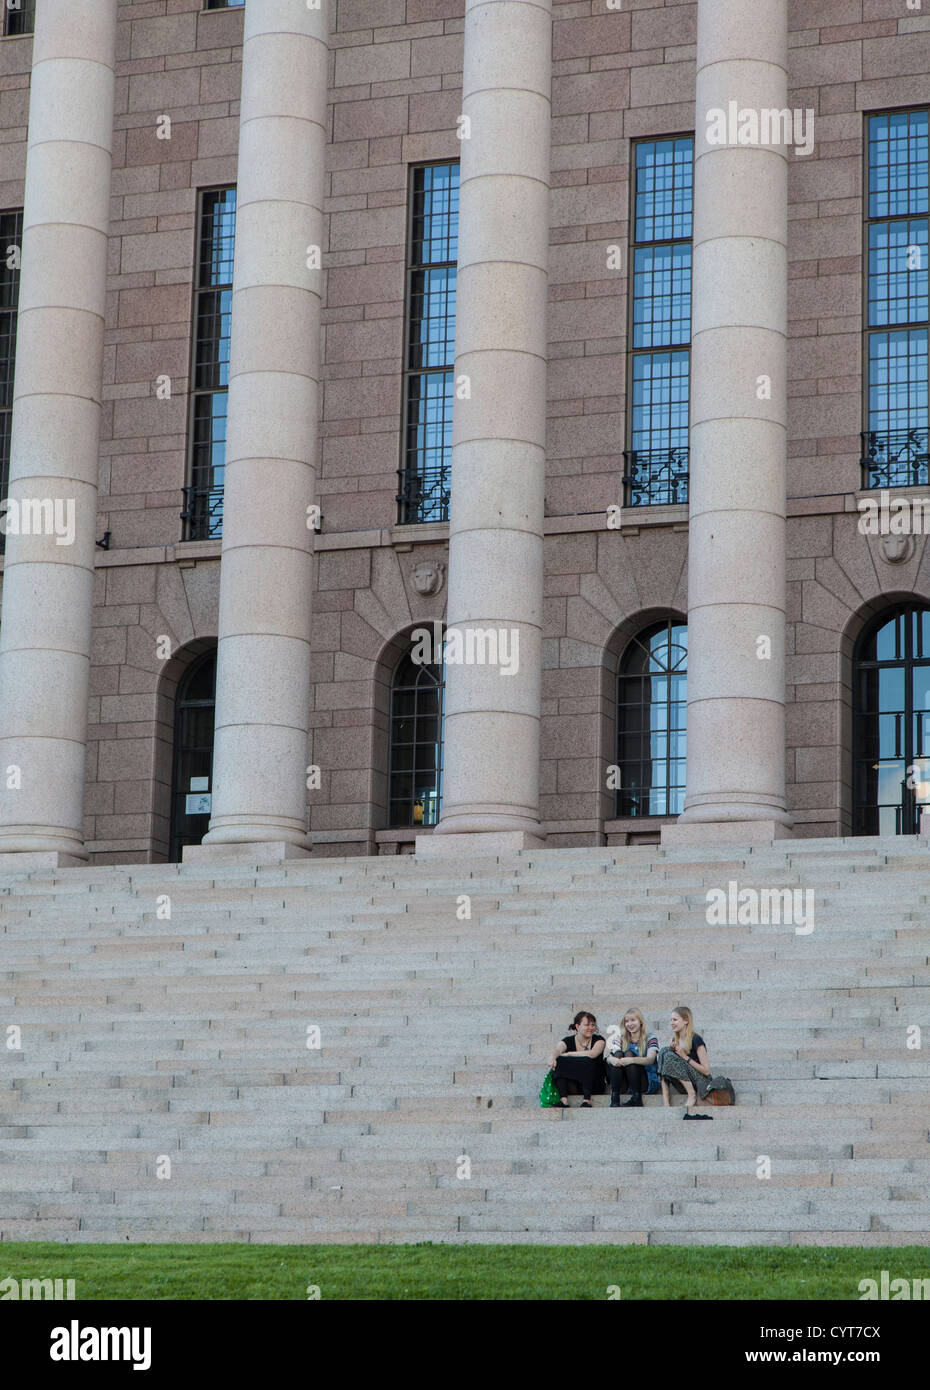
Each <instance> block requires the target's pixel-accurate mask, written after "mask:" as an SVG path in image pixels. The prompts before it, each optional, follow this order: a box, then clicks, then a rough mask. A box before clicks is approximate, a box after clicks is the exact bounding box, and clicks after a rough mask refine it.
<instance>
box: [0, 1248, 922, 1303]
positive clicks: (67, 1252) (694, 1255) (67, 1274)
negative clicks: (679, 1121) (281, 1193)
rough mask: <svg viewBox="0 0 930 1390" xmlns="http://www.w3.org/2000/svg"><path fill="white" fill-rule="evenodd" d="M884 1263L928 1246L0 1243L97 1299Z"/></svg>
mask: <svg viewBox="0 0 930 1390" xmlns="http://www.w3.org/2000/svg"><path fill="white" fill-rule="evenodd" d="M883 1269H884V1270H888V1271H889V1272H890V1277H891V1278H892V1279H895V1278H906V1279H908V1280H912V1279H915V1278H930V1249H928V1248H926V1247H923V1246H906V1247H899V1248H895V1249H871V1250H857V1249H849V1248H845V1247H837V1248H831V1247H826V1248H819V1249H807V1248H804V1249H793V1248H790V1247H778V1248H771V1247H767V1246H742V1247H740V1248H733V1247H729V1246H671V1245H662V1246H636V1245H626V1246H624V1245H614V1246H610V1245H589V1246H561V1245H440V1244H423V1245H232V1244H222V1245H85V1244H74V1245H72V1244H45V1243H41V1244H40V1243H39V1242H31V1241H27V1242H15V1243H14V1242H9V1243H6V1242H4V1243H3V1244H2V1245H0V1280H3V1279H8V1278H10V1277H12V1278H14V1279H17V1280H20V1281H21V1280H23V1279H40V1278H48V1279H54V1278H60V1279H64V1280H67V1279H74V1280H75V1296H76V1298H78V1299H95V1300H96V1299H169V1300H171V1299H183V1300H188V1299H263V1300H274V1301H281V1300H305V1299H307V1298H308V1297H313V1296H317V1295H314V1294H313V1293H312V1288H313V1287H316V1288H318V1289H319V1295H318V1296H319V1297H320V1298H323V1299H414V1300H416V1299H456V1300H462V1299H491V1300H494V1299H563V1300H564V1299H579V1298H586V1299H605V1300H606V1299H608V1298H609V1297H613V1298H616V1297H618V1296H619V1297H621V1298H623V1299H666V1298H682V1299H694V1298H695V1297H700V1298H701V1299H752V1300H756V1299H763V1300H764V1299H801V1300H812V1301H817V1300H820V1299H844V1300H845V1299H849V1300H858V1299H859V1296H860V1295H859V1289H858V1284H859V1280H860V1279H865V1278H873V1279H878V1278H879V1277H880V1274H881V1271H882V1270H883ZM9 1287H10V1286H9V1285H7V1286H6V1288H7V1289H8V1288H9ZM618 1289H619V1295H618V1294H617V1292H616V1290H618ZM6 1296H7V1297H9V1294H8V1293H7V1294H6Z"/></svg>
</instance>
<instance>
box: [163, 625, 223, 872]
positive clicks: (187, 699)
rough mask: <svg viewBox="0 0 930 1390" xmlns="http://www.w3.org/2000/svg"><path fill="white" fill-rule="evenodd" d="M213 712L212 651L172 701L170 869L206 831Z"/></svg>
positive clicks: (184, 678) (197, 663)
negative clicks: (172, 753) (171, 863)
mask: <svg viewBox="0 0 930 1390" xmlns="http://www.w3.org/2000/svg"><path fill="white" fill-rule="evenodd" d="M215 711H216V650H215V648H214V649H213V650H212V651H208V652H205V653H204V654H203V655H202V656H200V657H198V658H197V660H196V661H193V662H192V663H191V665H190V666H189V667H188V668H187V670H186V671H185V672H184V675H183V676H182V677H181V680H180V681H179V683H178V692H177V695H176V697H175V711H174V761H173V768H172V777H171V847H170V859H171V861H172V862H173V863H177V862H178V861H179V860H180V858H181V852H182V850H183V848H184V846H185V845H199V844H200V842H201V840H202V839H203V837H204V835H206V833H207V829H208V828H209V825H210V797H211V793H212V791H213V723H214V718H215Z"/></svg>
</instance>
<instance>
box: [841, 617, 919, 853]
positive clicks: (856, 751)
mask: <svg viewBox="0 0 930 1390" xmlns="http://www.w3.org/2000/svg"><path fill="white" fill-rule="evenodd" d="M924 806H930V607H928V606H927V605H926V604H922V603H899V604H896V605H895V606H894V607H893V608H889V609H886V610H885V611H884V612H883V613H880V614H879V615H878V617H876V618H874V619H873V620H872V622H871V623H870V624H869V626H868V627H867V628H866V629H865V630H864V632H863V633H862V635H861V636H860V638H859V641H858V643H857V644H856V651H855V657H854V663H853V833H854V834H856V835H914V834H916V833H917V831H918V830H919V828H920V812H921V809H922V808H923V807H924Z"/></svg>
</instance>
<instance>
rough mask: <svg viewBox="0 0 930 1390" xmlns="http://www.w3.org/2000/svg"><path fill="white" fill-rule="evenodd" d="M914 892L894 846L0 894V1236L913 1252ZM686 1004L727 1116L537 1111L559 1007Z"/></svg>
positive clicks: (68, 884)
mask: <svg viewBox="0 0 930 1390" xmlns="http://www.w3.org/2000/svg"><path fill="white" fill-rule="evenodd" d="M731 880H733V881H735V882H736V883H737V884H738V887H739V888H740V889H742V888H746V887H752V888H763V887H767V886H768V887H779V888H782V887H792V888H795V887H797V888H800V889H801V890H804V891H806V890H812V892H813V895H814V899H813V900H814V907H815V925H814V929H813V931H811V932H809V933H804V934H802V933H799V932H797V931H796V930H795V928H794V926H792V925H767V924H765V923H759V924H758V925H729V926H716V925H715V926H710V925H708V924H707V920H706V913H707V890H708V889H711V888H715V889H723V890H724V891H726V889H727V885H728V883H729V882H730V881H731ZM928 893H930V850H928V848H927V847H926V844H925V842H922V841H920V840H917V839H905V838H902V839H894V840H878V839H875V840H872V839H856V840H819V841H818V840H802V841H793V842H782V844H780V845H776V846H773V847H767V848H763V849H759V848H753V849H749V848H745V849H740V848H733V847H729V846H728V847H726V848H722V849H713V850H712V849H705V850H699V849H687V850H685V849H676V850H662V849H660V848H658V847H655V846H648V847H638V848H625V849H580V850H567V849H559V850H541V851H524V852H522V853H519V854H517V853H515V854H511V855H506V856H501V857H500V858H499V859H497V858H487V859H477V858H476V859H466V858H463V859H458V858H456V859H454V860H448V861H445V860H441V859H433V858H430V859H426V858H415V857H408V856H397V857H390V858H387V857H386V858H378V859H362V858H349V859H313V860H304V861H289V862H288V863H287V864H286V865H279V866H273V867H263V868H259V869H256V868H255V867H243V866H241V865H233V864H229V865H224V866H215V865H210V866H209V867H208V866H205V865H185V866H177V865H149V866H139V867H114V868H94V869H63V870H60V871H57V872H55V873H54V874H52V873H49V872H47V871H46V872H33V873H25V872H24V873H20V874H13V873H9V872H7V873H5V874H4V875H3V877H2V878H0V1066H2V1068H3V1071H2V1077H0V1098H2V1100H0V1239H2V1240H21V1239H36V1240H39V1239H42V1240H65V1241H104V1240H106V1241H114V1240H127V1239H128V1240H135V1241H254V1242H263V1241H268V1242H294V1241H299V1242H314V1241H419V1240H439V1241H454V1242H464V1241H474V1242H521V1243H526V1242H555V1243H566V1244H567V1243H571V1244H578V1243H594V1242H597V1243H624V1242H630V1241H633V1242H640V1243H642V1242H647V1241H648V1242H651V1243H665V1242H671V1243H678V1244H694V1243H701V1244H708V1243H714V1244H718V1243H720V1244H772V1245H782V1244H796V1245H806V1244H850V1245H858V1246H864V1247H865V1246H875V1245H889V1246H891V1245H902V1244H930V1234H928V1232H930V1196H928V1182H930V1142H928V1141H930V1104H928V1103H930V1068H928V1066H927V1063H926V1061H925V1056H926V1051H925V1050H916V1049H914V1048H913V1047H908V1037H909V1032H908V1030H909V1028H911V1034H910V1036H911V1041H912V1042H913V1041H914V1037H915V1035H914V1033H913V1028H912V1025H918V1026H922V1027H923V1028H924V1031H925V1033H927V1029H928V1026H930V960H928V956H930V920H928V919H930V905H928ZM464 895H467V896H464ZM169 913H170V916H169V915H168V914H169ZM677 1003H683V1004H688V1005H690V1006H691V1007H692V1008H693V1010H694V1013H695V1021H696V1024H697V1027H698V1029H699V1031H700V1032H702V1033H703V1034H704V1036H705V1037H706V1039H707V1043H708V1048H709V1051H710V1059H711V1064H712V1067H713V1069H714V1071H715V1072H722V1073H725V1074H726V1075H729V1076H730V1077H732V1079H733V1081H734V1083H735V1086H736V1089H737V1102H738V1103H737V1105H736V1106H735V1107H734V1108H732V1109H718V1110H714V1109H713V1108H712V1107H711V1108H710V1110H709V1111H708V1113H711V1114H712V1115H713V1120H712V1122H705V1123H694V1124H687V1125H683V1124H682V1116H683V1108H682V1106H683V1101H682V1100H680V1099H679V1102H678V1104H677V1105H676V1106H673V1107H672V1108H671V1109H667V1110H666V1109H663V1108H662V1106H661V1104H660V1103H657V1101H658V1098H656V1100H652V1101H647V1104H646V1106H645V1107H644V1108H643V1109H642V1110H634V1111H623V1110H620V1111H617V1110H610V1109H609V1108H607V1105H606V1099H605V1101H604V1102H602V1103H601V1104H600V1105H596V1106H595V1108H594V1109H592V1110H579V1109H577V1108H573V1109H572V1110H570V1111H568V1112H560V1111H553V1110H542V1109H540V1107H539V1105H538V1102H537V1093H538V1091H539V1087H540V1084H541V1082H542V1079H543V1076H544V1074H545V1071H546V1059H547V1057H548V1055H549V1053H550V1050H551V1047H552V1040H553V1037H557V1036H560V1035H561V1034H562V1033H564V1031H565V1027H566V1025H567V1023H568V1021H569V1019H570V1017H571V1015H572V1014H573V1013H574V1012H575V1011H576V1010H577V1009H578V1008H591V1009H593V1010H594V1011H595V1012H596V1013H597V1016H598V1022H599V1027H600V1029H601V1031H604V1029H605V1026H606V1025H608V1024H610V1023H612V1022H619V1020H620V1018H621V1016H622V1013H623V1011H624V1010H625V1009H626V1008H627V1007H630V1006H632V1005H639V1006H640V1007H641V1008H642V1009H643V1011H644V1013H645V1014H646V1018H647V1021H648V1023H649V1025H650V1027H652V1028H658V1031H659V1035H660V1038H661V1039H662V1041H665V1040H667V1036H668V1022H667V1020H668V1014H669V1012H670V1010H671V1008H672V1007H673V1006H674V1005H675V1004H677ZM16 1029H19V1030H20V1033H19V1035H17V1033H16V1031H15V1030H16ZM314 1029H318V1030H319V1042H320V1046H319V1047H316V1046H312V1045H311V1046H308V1043H309V1044H314V1043H315V1042H316V1041H317V1037H316V1036H315V1034H314V1033H313V1031H312V1030H314ZM11 1030H13V1031H11ZM308 1030H310V1031H309V1032H308ZM4 1041H5V1045H3V1042H4ZM17 1041H18V1042H19V1043H20V1046H19V1047H16V1046H15V1045H14V1046H11V1045H10V1044H15V1043H16V1042H17ZM927 1041H928V1046H930V1033H927ZM705 1109H706V1107H705ZM766 1158H767V1159H768V1160H769V1163H770V1172H771V1176H770V1177H760V1176H759V1173H760V1172H764V1171H766V1169H765V1164H764V1161H763V1160H764V1159H766ZM169 1172H170V1176H167V1174H168V1173H169Z"/></svg>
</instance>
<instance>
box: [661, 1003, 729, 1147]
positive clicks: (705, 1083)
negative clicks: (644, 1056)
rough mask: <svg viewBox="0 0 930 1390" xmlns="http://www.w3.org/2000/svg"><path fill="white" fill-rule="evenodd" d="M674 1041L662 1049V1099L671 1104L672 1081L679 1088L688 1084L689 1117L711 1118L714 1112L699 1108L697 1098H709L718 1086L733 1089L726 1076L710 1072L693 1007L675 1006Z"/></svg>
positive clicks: (686, 1110)
mask: <svg viewBox="0 0 930 1390" xmlns="http://www.w3.org/2000/svg"><path fill="white" fill-rule="evenodd" d="M670 1022H671V1025H672V1041H671V1043H670V1044H669V1046H668V1047H663V1048H661V1049H660V1051H659V1056H658V1060H657V1062H656V1069H657V1071H658V1073H659V1076H660V1077H661V1078H662V1101H663V1104H665V1105H670V1104H671V1100H670V1098H669V1082H670V1081H671V1082H672V1083H673V1084H674V1085H675V1086H676V1087H677V1088H678V1089H679V1090H680V1089H682V1088H684V1092H685V1113H684V1118H685V1119H686V1120H709V1119H711V1118H712V1117H711V1116H710V1115H699V1114H698V1113H697V1111H696V1109H695V1107H696V1106H697V1098H698V1096H700V1097H701V1100H705V1099H706V1097H707V1096H708V1095H710V1093H711V1091H716V1090H718V1089H723V1090H727V1089H728V1088H729V1090H730V1092H731V1103H732V1089H733V1088H732V1087H731V1086H730V1083H729V1082H728V1081H727V1080H726V1078H725V1077H720V1078H714V1077H712V1076H711V1074H710V1064H709V1062H708V1060H707V1046H706V1044H705V1042H704V1039H703V1038H702V1037H701V1035H700V1033H696V1032H695V1031H694V1018H693V1016H692V1013H691V1010H690V1009H688V1008H685V1006H684V1004H679V1005H678V1006H677V1007H676V1008H675V1009H673V1010H672V1016H671V1019H670Z"/></svg>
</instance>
